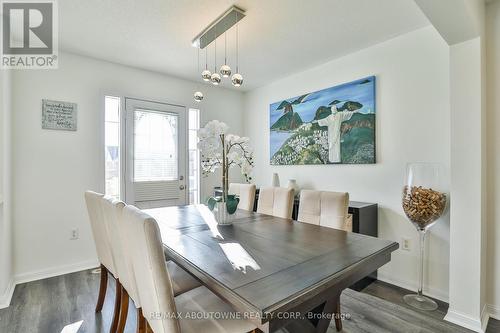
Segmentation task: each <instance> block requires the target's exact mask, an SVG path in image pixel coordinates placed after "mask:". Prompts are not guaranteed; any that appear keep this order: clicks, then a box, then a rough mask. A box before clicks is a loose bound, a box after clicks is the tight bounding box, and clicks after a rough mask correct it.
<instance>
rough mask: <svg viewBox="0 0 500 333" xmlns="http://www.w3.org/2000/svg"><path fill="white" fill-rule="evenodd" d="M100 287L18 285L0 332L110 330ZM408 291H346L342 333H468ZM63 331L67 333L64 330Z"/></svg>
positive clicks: (72, 281) (492, 327) (92, 282)
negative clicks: (408, 297) (414, 301)
mask: <svg viewBox="0 0 500 333" xmlns="http://www.w3.org/2000/svg"><path fill="white" fill-rule="evenodd" d="M98 286H99V274H93V273H92V272H91V271H90V270H89V271H82V272H78V273H72V274H67V275H62V276H58V277H54V278H50V279H45V280H40V281H34V282H30V283H25V284H21V285H18V286H17V287H16V290H15V292H14V296H13V298H12V303H11V306H10V307H9V308H7V309H2V310H0V332H1V333H31V332H37V333H61V332H64V333H74V332H78V333H83V332H108V331H109V326H110V322H111V316H112V312H113V300H114V281H113V279H109V286H108V293H107V295H106V301H105V303H104V308H103V311H102V313H100V314H95V313H94V306H95V301H96V299H97V292H98ZM406 293H407V291H405V290H404V289H401V288H397V287H394V286H391V285H388V284H385V283H383V282H376V283H373V284H371V285H370V286H369V287H367V288H366V289H365V290H364V291H363V292H361V293H358V292H355V291H353V290H350V289H348V290H346V291H345V292H344V293H343V294H342V299H341V306H342V312H343V313H345V314H349V315H350V319H349V320H344V321H343V324H344V329H343V332H346V333H365V332H366V333H379V332H380V333H382V332H398V333H406V332H423V333H424V332H425V333H428V332H453V333H460V332H470V331H468V330H465V329H463V328H461V327H458V326H455V325H453V324H450V323H448V322H445V321H444V320H443V317H444V315H445V313H446V304H444V303H440V304H439V309H438V310H437V311H435V312H419V311H415V310H413V309H411V308H409V307H408V306H406V304H404V302H403V301H402V300H401V297H402V296H403V295H404V294H406ZM132 308H133V306H131V307H130V309H129V317H128V321H127V327H126V330H125V331H126V332H127V333H132V332H135V309H132ZM68 325H73V326H68ZM78 326H79V329H78V330H76V329H75V327H78ZM65 327H67V328H66V330H67V331H63V329H64V328H65ZM70 328H72V329H70ZM334 332H336V331H335V328H334V326H330V329H329V331H328V333H334ZM487 332H488V333H493V332H500V322H499V321H496V320H493V319H490V323H489V325H488V331H487Z"/></svg>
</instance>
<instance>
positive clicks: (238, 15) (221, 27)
mask: <svg viewBox="0 0 500 333" xmlns="http://www.w3.org/2000/svg"><path fill="white" fill-rule="evenodd" d="M244 17H245V11H244V10H243V9H241V8H238V7H236V6H231V7H230V8H229V9H228V10H226V11H225V12H224V13H222V14H221V15H220V16H219V17H217V18H216V19H215V20H214V21H213V22H212V23H210V24H209V25H208V26H207V27H206V28H205V29H203V30H202V31H201V32H200V33H199V34H198V35H196V37H195V38H194V39H193V40H192V41H191V45H192V46H193V47H196V48H198V49H205V69H204V70H203V72H201V78H202V79H203V81H205V82H211V83H212V84H213V85H215V86H218V85H220V84H222V78H230V79H231V82H232V84H233V86H235V87H239V86H241V85H242V84H243V76H242V75H241V74H240V73H239V31H238V22H239V21H240V20H241V19H243V18H244ZM235 25H236V43H235V45H236V72H234V71H233V70H232V69H231V67H230V66H229V65H228V61H227V31H228V30H229V29H231V28H232V27H234V26H235ZM222 34H224V64H223V65H222V66H220V67H218V66H217V38H218V37H220V36H221V35H222ZM212 43H213V48H214V69H213V72H211V71H210V70H209V69H208V63H209V59H208V52H210V51H209V47H210V44H212ZM198 57H199V56H198ZM198 61H199V60H198ZM198 73H199V70H198ZM233 73H234V74H233ZM231 74H233V75H232V76H231ZM194 98H195V100H196V101H201V100H202V99H203V94H202V93H201V91H197V92H196V93H195V96H194Z"/></svg>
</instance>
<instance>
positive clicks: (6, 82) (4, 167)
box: [0, 70, 13, 308]
mask: <svg viewBox="0 0 500 333" xmlns="http://www.w3.org/2000/svg"><path fill="white" fill-rule="evenodd" d="M10 74H11V73H10V71H5V70H0V308H2V307H5V306H8V305H9V304H8V303H9V300H10V297H11V294H12V292H13V280H12V220H11V179H10V178H11V173H10V172H11V75H10Z"/></svg>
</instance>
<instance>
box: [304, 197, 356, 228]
mask: <svg viewBox="0 0 500 333" xmlns="http://www.w3.org/2000/svg"><path fill="white" fill-rule="evenodd" d="M348 210H349V193H346V192H329V191H312V190H302V191H301V192H300V203H299V215H298V218H297V220H298V221H299V222H305V223H311V224H317V225H321V226H324V227H329V228H335V229H340V230H345V231H352V215H350V214H349V213H348Z"/></svg>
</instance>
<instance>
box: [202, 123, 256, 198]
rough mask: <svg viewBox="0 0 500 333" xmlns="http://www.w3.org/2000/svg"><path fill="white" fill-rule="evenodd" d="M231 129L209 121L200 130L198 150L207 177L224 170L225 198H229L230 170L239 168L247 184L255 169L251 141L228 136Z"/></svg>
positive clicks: (236, 136)
mask: <svg viewBox="0 0 500 333" xmlns="http://www.w3.org/2000/svg"><path fill="white" fill-rule="evenodd" d="M228 131H229V127H228V126H227V125H226V124H225V123H223V122H221V121H218V120H212V121H209V122H208V123H207V124H206V125H205V127H203V128H201V129H200V130H198V137H199V139H200V141H199V143H198V148H199V149H200V152H201V168H202V170H203V175H204V176H206V175H208V174H210V173H213V172H215V170H216V169H218V168H222V187H223V192H224V197H225V196H227V190H228V185H229V183H228V175H229V169H230V168H233V167H239V168H240V169H241V173H242V174H243V176H245V178H246V180H247V182H249V181H251V180H252V177H251V176H250V174H251V172H252V169H253V165H254V162H253V151H252V149H251V147H250V139H249V138H247V137H240V136H238V135H234V134H228Z"/></svg>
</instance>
